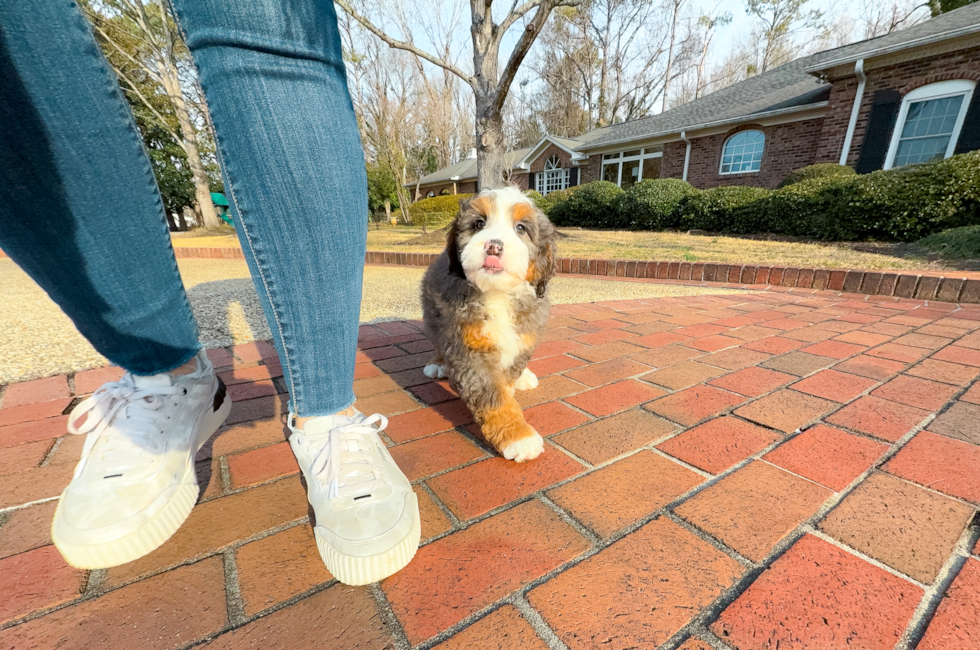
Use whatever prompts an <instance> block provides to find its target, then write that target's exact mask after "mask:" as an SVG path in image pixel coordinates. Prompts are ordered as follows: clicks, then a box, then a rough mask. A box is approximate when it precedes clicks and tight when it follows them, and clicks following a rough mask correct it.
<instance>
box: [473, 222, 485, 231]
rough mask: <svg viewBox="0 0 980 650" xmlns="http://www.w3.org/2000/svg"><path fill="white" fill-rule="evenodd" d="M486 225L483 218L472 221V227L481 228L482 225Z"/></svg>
mask: <svg viewBox="0 0 980 650" xmlns="http://www.w3.org/2000/svg"><path fill="white" fill-rule="evenodd" d="M486 225H487V222H486V221H484V220H483V219H477V220H476V221H474V222H473V229H474V230H483V228H484V226H486Z"/></svg>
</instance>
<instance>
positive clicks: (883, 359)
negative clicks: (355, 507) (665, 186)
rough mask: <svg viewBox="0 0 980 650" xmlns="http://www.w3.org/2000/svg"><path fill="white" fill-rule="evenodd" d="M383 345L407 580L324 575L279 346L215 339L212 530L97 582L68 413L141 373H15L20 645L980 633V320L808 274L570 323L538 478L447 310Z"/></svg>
mask: <svg viewBox="0 0 980 650" xmlns="http://www.w3.org/2000/svg"><path fill="white" fill-rule="evenodd" d="M635 266H637V268H633V269H632V271H631V270H630V267H627V268H626V272H627V275H630V276H631V277H632V275H633V274H638V275H646V274H648V273H647V269H645V268H644V269H639V268H638V267H639V265H635ZM694 266H697V274H698V277H699V278H700V277H701V274H702V273H703V272H704V269H702V268H701V265H694ZM610 269H613V270H614V271H616V272H619V269H618V268H616V267H610ZM641 271H642V272H641ZM664 271H665V273H666V275H667V276H669V275H670V270H669V269H667V268H665V269H664ZM675 271H678V273H679V274H680V273H682V272H683V271H684V269H679V270H678V269H675ZM710 271H711V273H714V274H715V275H717V274H719V273H721V274H724V275H726V276H728V275H730V274H731V277H732V278H733V279H734V278H735V276H736V275H739V273H741V276H740V277H748V274H749V272H750V271H751V272H752V273H753V274H754V273H755V270H754V269H749V268H748V267H746V269H738V268H735V269H734V270H731V269H728V268H727V267H724V268H720V269H719V268H716V267H715V266H714V265H712V266H711V267H710ZM776 271H778V272H776ZM686 272H687V274H688V275H687V277H690V274H691V272H692V268H691V267H690V265H689V266H688V268H687V270H686ZM765 272H766V274H768V275H773V274H775V275H778V276H780V277H782V276H783V275H785V277H786V278H794V279H795V278H799V277H801V276H800V275H798V274H796V273H795V272H794V271H793V270H790V271H789V272H787V273H785V274H784V273H783V270H781V269H780V270H775V271H773V273H770V271H769V270H768V269H766V270H765ZM658 273H659V270H658V269H654V270H653V271H652V272H651V273H649V274H650V275H657V274H658ZM845 275H846V274H844V273H841V277H840V278H839V279H838V280H835V282H837V281H839V282H841V283H843V282H844V281H845V277H844V276H845ZM634 281H646V280H634ZM807 281H808V282H811V281H813V280H812V279H810V278H808V279H807ZM825 281H826V278H823V279H821V282H825ZM847 282H848V285H847V286H849V287H851V286H853V283H854V282H855V280H854V279H853V278H852V279H851V280H848V281H847ZM834 286H840V285H834ZM941 286H944V285H941ZM359 338H360V354H359V355H358V361H359V363H358V364H357V368H356V371H355V373H356V374H355V376H356V380H355V384H354V389H355V393H356V395H357V397H358V405H359V406H360V407H362V408H364V409H368V410H371V411H378V412H381V413H384V414H386V415H388V416H389V418H390V424H389V427H388V430H387V432H386V436H385V438H384V440H385V442H386V444H389V445H390V447H389V449H390V452H391V454H392V456H393V457H394V458H395V460H396V461H397V462H398V463H399V464H400V465H401V466H402V468H403V470H404V471H405V472H406V474H407V475H408V476H409V479H410V480H411V481H412V482H413V484H414V488H415V492H416V495H417V496H418V499H419V509H420V514H421V518H422V548H421V549H420V550H419V552H418V555H417V556H416V558H415V560H414V561H413V562H412V563H411V564H410V565H409V566H408V567H407V568H406V569H405V570H404V571H402V572H401V573H399V574H396V575H395V576H392V577H391V578H389V579H387V580H385V581H383V582H382V584H381V590H380V591H379V590H378V589H377V588H376V587H375V588H368V587H360V588H348V587H344V586H343V585H340V584H337V583H336V582H335V581H334V579H333V578H332V576H330V574H329V572H328V571H327V570H326V569H325V567H324V566H323V564H322V562H321V560H320V557H319V552H318V551H317V549H316V545H315V542H314V534H313V530H312V527H311V521H310V519H309V514H310V510H309V507H308V504H307V500H306V494H305V488H304V482H303V480H302V479H301V477H300V476H299V474H298V473H297V468H296V464H295V461H294V460H293V458H292V454H291V453H290V450H289V446H288V444H287V443H286V437H287V434H288V431H287V429H286V428H285V426H284V424H283V423H284V418H283V413H284V411H285V408H286V400H287V399H288V396H287V395H285V394H280V393H279V392H278V391H279V387H280V386H282V383H281V382H282V380H281V379H280V376H281V374H282V368H281V366H280V364H279V361H278V358H277V357H276V354H275V350H274V348H273V347H272V346H271V345H269V344H268V343H267V342H257V343H253V344H248V345H245V346H238V347H236V348H233V349H231V350H228V349H222V350H212V351H209V356H210V358H212V359H213V360H214V362H215V363H216V365H217V366H218V367H219V369H220V372H221V373H222V376H223V378H224V379H225V381H226V383H227V384H228V386H229V392H230V393H231V394H232V395H233V397H234V396H237V397H238V401H236V403H235V405H234V407H233V409H232V414H231V416H230V417H229V421H228V423H227V425H226V426H225V427H223V428H222V429H221V431H219V432H218V434H217V435H215V436H214V437H213V438H212V440H210V441H209V442H208V443H207V444H206V445H205V447H204V448H203V449H202V450H201V452H200V453H199V454H198V457H197V465H196V467H197V470H198V480H199V483H200V485H201V492H202V494H201V497H200V503H199V505H198V506H197V507H196V508H195V509H194V511H193V512H192V513H191V515H190V517H189V519H188V520H187V522H186V523H185V524H184V526H183V527H182V528H181V529H180V530H179V531H178V532H177V533H176V534H175V535H174V536H173V537H172V538H171V539H170V540H168V541H167V542H166V543H165V544H164V545H163V546H161V547H160V548H159V549H157V550H156V551H154V552H152V553H150V554H149V555H147V556H146V557H143V558H141V559H139V560H137V561H135V562H132V563H129V564H126V565H122V566H119V567H113V568H111V569H109V570H107V571H105V572H97V573H89V572H86V571H77V570H75V569H72V568H70V567H68V566H67V565H65V564H64V563H63V560H61V558H60V556H59V555H58V554H57V551H56V550H55V549H54V547H53V546H52V545H51V539H50V522H51V517H52V515H53V512H54V508H55V506H56V505H57V495H58V494H59V492H60V491H61V490H62V489H63V487H64V485H65V484H67V482H68V480H69V479H70V476H71V470H72V468H73V466H74V464H75V463H76V462H77V459H78V458H79V455H80V453H81V449H82V445H83V444H84V442H85V438H84V436H71V435H67V434H66V421H67V416H65V415H62V412H64V411H65V409H66V408H67V407H69V406H70V404H71V403H72V402H73V401H75V400H77V399H78V398H82V397H84V396H85V395H86V394H89V393H91V392H92V391H93V390H95V389H96V388H97V387H98V386H99V385H100V384H101V383H102V382H104V381H110V380H113V379H115V378H116V377H118V374H119V370H118V369H115V368H102V369H95V370H90V371H84V372H80V373H77V374H75V375H74V377H73V378H71V377H69V378H66V377H64V376H62V377H54V378H47V379H43V380H39V382H24V383H23V384H14V385H12V386H5V387H0V390H2V391H3V392H2V394H0V399H2V400H3V402H2V408H0V452H2V453H0V610H2V611H0V614H2V615H0V620H7V621H8V622H6V623H0V647H11V648H21V647H24V648H35V647H36V648H47V647H97V646H101V647H137V648H161V649H166V648H174V649H176V648H187V647H207V648H241V647H297V648H299V647H313V646H318V645H319V646H325V647H326V646H329V647H330V648H337V649H338V650H347V649H349V648H361V649H370V650H376V649H377V650H380V649H385V650H388V649H391V650H394V648H396V647H400V646H401V645H404V640H405V639H407V640H408V642H409V644H410V645H412V646H414V647H418V646H419V644H422V645H423V646H424V647H434V648H439V649H440V650H455V649H457V648H470V647H479V648H488V649H490V650H494V649H498V650H499V649H503V648H507V649H508V650H510V649H514V650H523V649H525V648H526V649H529V650H543V649H544V648H546V647H552V646H553V645H554V643H553V642H554V639H555V638H556V637H557V638H558V639H560V640H561V641H562V642H563V643H564V644H565V645H566V646H567V647H569V648H570V649H573V650H574V649H577V648H594V647H609V648H616V647H643V648H647V647H650V648H653V647H657V646H658V645H660V644H662V643H664V642H665V641H667V640H668V639H669V640H670V644H671V646H670V647H675V646H676V647H679V648H681V649H683V650H706V649H707V648H714V647H722V646H720V645H718V639H721V641H722V642H723V643H725V644H727V645H728V646H729V647H731V648H741V649H744V648H755V647H759V648H763V647H800V648H837V647H864V648H876V647H893V646H894V645H895V643H896V642H897V640H898V639H899V638H901V637H902V635H906V634H907V635H909V638H910V639H911V640H912V642H913V645H914V642H915V641H916V640H917V639H919V638H920V637H921V638H922V640H921V642H920V643H919V646H918V647H920V648H943V649H946V648H951V649H955V648H969V649H970V650H975V648H977V647H978V639H980V601H978V599H977V598H976V593H977V591H978V590H980V579H978V577H977V576H978V575H980V569H977V566H978V564H977V560H976V559H975V558H976V557H980V553H978V551H980V549H978V548H977V544H972V543H971V542H973V537H974V536H975V535H976V533H975V530H974V528H973V527H974V526H975V524H974V523H972V522H975V521H977V519H976V518H977V516H978V515H977V512H978V506H980V473H978V472H977V467H980V425H978V424H977V423H978V422H980V383H977V379H978V376H980V307H977V306H975V305H961V306H958V305H956V304H953V303H925V302H922V301H916V300H899V299H895V298H890V297H887V296H872V297H868V296H863V295H858V294H848V295H841V294H839V293H836V292H832V291H814V290H809V289H795V288H790V287H788V286H784V287H772V288H770V290H768V291H762V292H755V293H735V294H731V295H703V296H686V297H685V296H680V297H673V298H661V299H650V300H646V299H644V300H623V301H608V302H603V303H601V304H589V305H562V306H558V307H555V308H554V314H553V319H552V321H551V323H549V327H548V329H547V332H546V336H545V337H544V339H545V342H543V343H542V344H541V345H539V346H538V347H537V348H536V350H535V353H534V361H532V362H531V368H532V370H534V371H535V372H537V373H538V374H539V377H540V385H539V387H538V388H537V389H535V390H532V391H519V392H518V393H517V395H516V397H517V399H518V401H519V402H520V404H521V405H522V406H523V407H524V409H525V417H526V419H527V421H528V422H529V423H530V424H531V426H533V427H535V429H537V430H538V431H539V432H540V433H541V434H542V435H544V436H545V437H546V438H547V441H546V443H545V453H544V455H543V456H542V457H540V458H539V459H536V460H534V461H532V462H529V463H524V464H515V463H512V462H509V461H505V460H503V459H501V458H499V457H498V456H497V455H496V453H494V452H493V450H492V449H490V448H489V447H488V446H487V445H486V444H485V443H484V442H483V441H482V440H481V435H480V429H479V427H478V426H477V425H476V424H474V423H473V417H472V414H471V413H470V412H469V410H468V409H467V408H466V406H465V405H464V404H463V403H462V402H461V401H460V400H459V398H458V395H457V394H456V392H455V391H454V390H453V388H452V386H450V385H449V383H448V382H447V381H445V380H442V381H439V382H434V381H431V380H430V379H429V378H427V377H425V376H424V375H423V374H422V372H421V365H422V364H423V363H425V361H426V360H427V359H428V354H429V343H428V342H427V341H426V340H425V337H424V335H423V334H422V333H421V332H420V323H418V322H411V323H404V322H395V323H381V324H377V325H369V326H364V327H362V328H361V331H360V336H359ZM69 379H70V381H69ZM801 427H802V428H803V431H802V432H797V429H800V428H801ZM920 427H922V428H924V430H923V431H919V428H920ZM910 432H916V434H915V435H914V436H909V435H907V434H909V433H910ZM966 544H969V545H970V546H972V547H973V548H969V549H967V548H965V546H964V545H966ZM787 546H788V547H789V548H785V547H787ZM774 549H776V550H777V551H778V552H773V550H774ZM967 553H972V555H973V558H974V559H969V560H966V561H965V563H964V560H963V559H962V557H961V556H962V555H964V554H967ZM746 562H748V563H749V565H751V566H749V565H747V564H746ZM755 563H759V564H758V566H757V567H756V565H755ZM882 567H885V568H882ZM886 569H887V570H886ZM747 572H748V573H747ZM937 581H938V582H937ZM922 584H929V585H937V584H938V585H941V586H944V587H945V586H947V585H948V588H947V589H946V592H945V594H940V596H941V597H939V598H936V596H935V595H930V596H929V597H928V598H930V599H933V598H936V600H930V601H929V602H925V603H924V602H922V598H923V597H924V593H923V590H922V589H921V588H920V587H921V585H922ZM930 593H931V592H930ZM914 611H918V614H917V617H916V618H915V619H913V618H912V612H914ZM695 619H697V620H696V623H695V624H694V625H693V626H692V627H687V628H685V626H686V625H688V624H689V623H691V622H692V621H695ZM910 626H911V627H910ZM713 635H717V637H718V638H714V636H713ZM399 639H401V640H399Z"/></svg>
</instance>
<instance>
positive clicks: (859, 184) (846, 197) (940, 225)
mask: <svg viewBox="0 0 980 650" xmlns="http://www.w3.org/2000/svg"><path fill="white" fill-rule="evenodd" d="M848 186H849V187H848V189H849V190H850V191H848V192H839V193H838V194H837V195H836V196H835V200H834V202H833V204H832V205H831V206H830V209H831V210H832V213H833V215H834V217H835V218H836V219H837V220H838V221H840V222H841V223H842V224H845V229H844V236H845V238H848V239H856V238H863V237H879V238H885V239H896V240H899V241H915V240H917V239H920V238H922V237H925V236H926V235H929V234H932V233H935V232H939V231H941V230H946V229H948V228H958V227H960V226H970V225H977V224H980V151H973V152H970V153H966V154H960V155H958V156H953V157H951V158H947V159H945V160H937V161H933V162H929V163H923V164H921V165H907V166H905V167H899V168H897V169H890V170H883V171H876V172H872V173H870V174H865V175H863V176H857V177H856V178H855V180H854V181H853V182H852V183H849V184H848Z"/></svg>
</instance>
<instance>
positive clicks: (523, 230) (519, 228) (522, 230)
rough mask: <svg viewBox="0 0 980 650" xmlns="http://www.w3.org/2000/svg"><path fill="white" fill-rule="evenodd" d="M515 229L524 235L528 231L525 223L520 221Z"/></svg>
mask: <svg viewBox="0 0 980 650" xmlns="http://www.w3.org/2000/svg"><path fill="white" fill-rule="evenodd" d="M514 230H516V231H517V232H518V233H520V234H522V235H523V234H524V233H526V232H527V226H525V225H524V224H523V223H519V224H517V225H516V226H514Z"/></svg>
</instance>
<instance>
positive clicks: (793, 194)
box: [739, 176, 854, 239]
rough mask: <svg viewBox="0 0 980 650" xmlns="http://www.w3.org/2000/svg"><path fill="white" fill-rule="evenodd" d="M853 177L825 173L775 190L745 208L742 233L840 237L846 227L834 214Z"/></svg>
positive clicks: (818, 237)
mask: <svg viewBox="0 0 980 650" xmlns="http://www.w3.org/2000/svg"><path fill="white" fill-rule="evenodd" d="M853 181H854V178H853V177H847V176H843V177H842V176H824V177H822V178H821V177H817V178H810V179H807V180H802V181H799V182H797V183H793V184H792V185H787V186H785V187H782V188H780V189H777V190H775V191H774V192H772V193H771V194H769V195H768V196H767V197H765V198H764V199H762V200H761V201H758V202H757V203H755V204H753V205H752V206H748V207H747V208H746V212H748V213H750V215H747V218H746V221H747V222H750V223H751V224H752V225H753V226H754V227H755V230H751V231H750V230H747V229H745V227H747V225H748V223H746V224H743V229H742V230H740V231H739V232H742V233H746V234H747V233H749V232H771V233H776V234H780V235H791V236H794V237H813V238H816V239H840V238H841V235H842V234H843V233H844V232H845V231H846V230H847V227H846V224H843V223H841V222H840V219H838V218H837V216H836V214H835V209H834V207H833V206H834V205H836V203H837V202H838V201H839V200H840V198H839V197H840V196H842V195H846V194H847V193H848V192H849V191H850V189H849V188H850V184H851V183H852V182H853Z"/></svg>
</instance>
